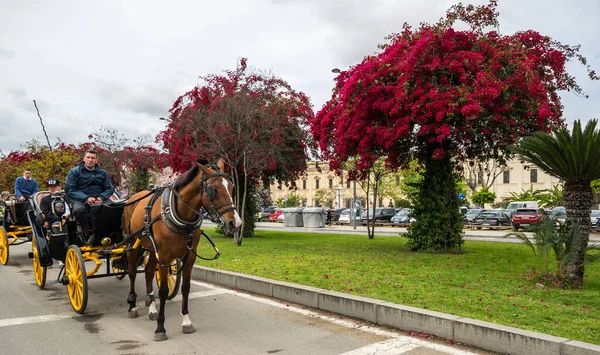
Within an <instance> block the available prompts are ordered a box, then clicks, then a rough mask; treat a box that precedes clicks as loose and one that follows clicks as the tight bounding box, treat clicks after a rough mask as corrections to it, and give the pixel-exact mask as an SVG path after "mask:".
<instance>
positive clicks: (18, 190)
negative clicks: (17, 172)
mask: <svg viewBox="0 0 600 355" xmlns="http://www.w3.org/2000/svg"><path fill="white" fill-rule="evenodd" d="M38 188H39V186H38V183H37V181H35V179H34V178H32V177H31V169H28V168H25V170H24V171H23V176H19V177H18V178H17V179H16V180H15V198H16V199H17V201H25V200H28V199H30V198H31V196H33V194H35V193H36V192H38Z"/></svg>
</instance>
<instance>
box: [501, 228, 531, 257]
mask: <svg viewBox="0 0 600 355" xmlns="http://www.w3.org/2000/svg"><path fill="white" fill-rule="evenodd" d="M508 237H517V238H519V239H520V240H521V241H522V242H523V244H525V245H527V246H529V247H531V250H532V251H533V254H534V255H535V254H536V253H535V246H534V245H533V243H532V242H531V240H529V238H527V235H525V233H523V232H512V233H508V234H506V235H505V236H504V237H502V238H508Z"/></svg>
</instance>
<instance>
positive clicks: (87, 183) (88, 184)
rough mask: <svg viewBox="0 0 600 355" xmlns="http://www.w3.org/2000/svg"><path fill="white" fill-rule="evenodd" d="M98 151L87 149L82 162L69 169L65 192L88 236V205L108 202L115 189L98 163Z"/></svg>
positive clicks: (90, 226)
mask: <svg viewBox="0 0 600 355" xmlns="http://www.w3.org/2000/svg"><path fill="white" fill-rule="evenodd" d="M97 155H98V152H97V151H95V150H93V149H88V150H87V151H86V152H85V155H84V157H83V162H81V163H79V165H77V166H76V167H74V168H73V169H71V171H69V174H68V175H67V182H65V192H66V193H67V196H68V197H69V198H70V199H71V200H72V201H73V214H74V215H75V218H76V219H77V222H79V225H80V226H81V228H82V229H83V233H84V236H85V237H86V238H88V237H89V236H90V232H91V229H92V227H93V226H92V216H91V211H90V206H92V205H99V204H102V203H105V202H110V196H111V195H112V194H113V192H114V191H115V189H114V187H113V185H112V183H111V182H110V176H109V175H108V173H107V172H106V170H104V169H102V168H101V167H100V166H99V165H98V164H97V161H98V158H97Z"/></svg>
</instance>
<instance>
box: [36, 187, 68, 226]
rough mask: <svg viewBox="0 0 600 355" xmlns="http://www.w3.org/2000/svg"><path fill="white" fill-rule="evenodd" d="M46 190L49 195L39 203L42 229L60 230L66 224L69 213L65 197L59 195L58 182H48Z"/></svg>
mask: <svg viewBox="0 0 600 355" xmlns="http://www.w3.org/2000/svg"><path fill="white" fill-rule="evenodd" d="M48 190H50V194H49V195H47V196H44V198H42V200H41V201H40V210H41V212H42V218H43V219H44V227H46V228H60V229H62V227H63V226H64V225H65V223H67V219H68V218H69V215H70V214H71V211H70V209H69V205H68V204H67V203H66V202H65V199H64V198H65V197H64V196H63V194H62V193H60V180H58V179H50V180H48Z"/></svg>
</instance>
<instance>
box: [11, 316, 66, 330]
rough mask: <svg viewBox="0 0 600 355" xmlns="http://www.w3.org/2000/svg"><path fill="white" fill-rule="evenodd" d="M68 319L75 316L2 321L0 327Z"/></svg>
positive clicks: (35, 317)
mask: <svg viewBox="0 0 600 355" xmlns="http://www.w3.org/2000/svg"><path fill="white" fill-rule="evenodd" d="M68 318H73V316H70V315H69V316H68V315H58V314H49V315H45V316H34V317H21V318H8V319H0V327H8V326H12V325H23V324H33V323H44V322H53V321H56V320H62V319H68Z"/></svg>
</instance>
